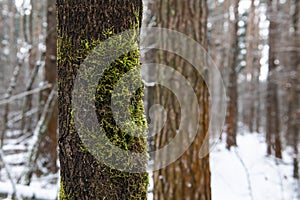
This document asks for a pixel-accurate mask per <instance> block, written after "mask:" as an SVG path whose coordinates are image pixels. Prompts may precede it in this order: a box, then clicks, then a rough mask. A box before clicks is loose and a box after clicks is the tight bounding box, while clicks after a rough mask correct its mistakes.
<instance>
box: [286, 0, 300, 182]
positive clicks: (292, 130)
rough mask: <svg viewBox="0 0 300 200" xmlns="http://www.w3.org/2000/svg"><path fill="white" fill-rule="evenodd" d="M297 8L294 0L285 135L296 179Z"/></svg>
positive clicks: (298, 112)
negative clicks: (290, 148) (291, 155)
mask: <svg viewBox="0 0 300 200" xmlns="http://www.w3.org/2000/svg"><path fill="white" fill-rule="evenodd" d="M299 9H300V1H296V2H295V13H294V14H293V28H294V30H295V31H294V33H293V41H294V43H293V44H294V45H295V47H296V48H295V49H294V50H293V51H292V52H291V53H290V56H291V59H290V62H291V68H290V70H291V71H292V73H293V74H295V75H294V76H291V79H290V80H289V83H290V84H289V85H290V87H289V88H288V127H287V131H288V133H287V135H288V140H290V142H289V143H290V145H291V146H292V148H293V151H294V152H293V153H294V155H293V167H294V169H293V177H294V178H296V179H299V159H298V158H299V149H298V145H299V138H300V137H299V134H300V125H299V123H300V122H299V119H300V107H299V100H300V98H299V94H300V91H299V85H300V82H299V76H297V75H296V74H300V63H299V62H300V59H299V56H300V51H299V50H297V48H299V47H300V40H299V35H300V32H299V28H300V27H299V26H300V25H299V17H300V14H299Z"/></svg>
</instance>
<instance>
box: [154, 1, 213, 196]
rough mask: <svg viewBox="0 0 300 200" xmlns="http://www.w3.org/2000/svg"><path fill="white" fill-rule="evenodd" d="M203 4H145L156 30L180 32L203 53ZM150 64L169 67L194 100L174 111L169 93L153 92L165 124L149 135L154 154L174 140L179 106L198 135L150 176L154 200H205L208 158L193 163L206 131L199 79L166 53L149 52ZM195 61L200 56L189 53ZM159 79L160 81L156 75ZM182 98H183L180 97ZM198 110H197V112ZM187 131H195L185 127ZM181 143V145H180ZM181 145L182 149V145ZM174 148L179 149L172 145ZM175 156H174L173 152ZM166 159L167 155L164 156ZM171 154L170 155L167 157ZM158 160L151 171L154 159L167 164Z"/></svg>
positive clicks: (205, 94)
mask: <svg viewBox="0 0 300 200" xmlns="http://www.w3.org/2000/svg"><path fill="white" fill-rule="evenodd" d="M206 3H207V2H206V1H205V0H189V1H182V0H167V1H166V0H156V1H153V3H152V4H150V7H151V9H152V12H153V15H154V16H155V17H156V24H157V26H158V27H163V28H170V29H173V30H176V31H180V32H182V33H184V34H186V35H188V36H189V37H191V38H193V39H194V40H196V41H197V42H198V43H199V44H201V45H202V46H203V47H204V48H206V47H207V39H206V32H207V27H206V24H207V4H206ZM188 51H190V53H191V54H193V53H195V52H194V51H193V50H191V49H188ZM154 55H155V63H159V64H164V65H167V66H169V67H172V68H173V69H174V70H175V71H177V72H180V73H181V74H182V75H183V76H184V77H185V78H186V79H187V80H188V81H189V83H190V84H191V86H192V87H193V89H194V91H195V95H196V97H197V102H194V101H192V102H191V101H189V102H186V104H185V105H179V102H178V99H177V97H176V96H175V95H174V93H173V92H172V91H170V90H168V89H166V88H164V87H160V86H157V88H156V92H155V94H154V102H155V104H160V105H162V106H163V107H164V109H165V111H166V122H165V123H164V125H163V128H162V129H161V130H160V132H158V133H156V132H155V133H156V135H155V149H160V148H162V147H164V146H166V145H168V143H169V142H170V141H171V140H172V138H174V137H175V136H176V134H179V133H177V130H178V129H179V126H180V122H183V123H185V122H186V121H185V120H188V121H190V119H182V116H183V114H182V113H181V106H185V107H187V108H188V110H190V111H191V112H195V111H196V110H197V109H199V111H200V113H201V116H200V117H199V120H198V121H197V122H195V123H197V124H198V128H199V129H198V134H197V136H196V137H195V140H194V141H193V143H192V144H191V146H190V147H189V148H188V149H187V151H186V152H184V154H183V155H182V156H181V157H180V158H179V159H178V160H176V161H175V162H173V163H171V164H170V165H168V166H167V167H165V168H162V169H159V170H157V171H154V173H153V179H154V190H153V193H154V194H153V195H154V199H157V200H171V199H187V200H192V199H197V200H210V199H211V189H210V166H209V156H206V157H204V158H200V157H199V152H200V149H201V147H202V145H203V141H204V137H205V135H206V133H207V129H208V114H209V113H208V107H209V102H208V89H207V86H206V84H205V82H204V80H203V79H202V77H201V74H199V72H197V71H196V70H195V69H194V68H193V67H192V66H191V64H190V63H188V62H186V61H185V60H184V59H183V58H181V57H179V56H177V55H174V54H170V53H167V52H161V51H158V52H155V54H154ZM194 56H195V58H198V57H199V56H201V55H197V54H196V53H195V55H194ZM162 76H163V75H162ZM169 81H170V82H172V85H173V86H174V87H176V88H177V87H178V88H177V89H178V91H180V92H182V94H177V95H181V96H185V95H186V93H185V91H183V90H182V86H181V84H182V83H181V82H178V80H176V78H174V77H170V80H169ZM185 98H189V97H186V96H185ZM198 106H199V107H198ZM157 117H158V118H157V119H155V121H156V122H155V124H156V125H155V127H158V126H160V125H159V124H161V123H163V122H162V121H163V120H162V119H159V117H160V116H157ZM185 124H188V125H187V126H189V127H190V128H191V126H193V127H195V126H194V125H195V124H193V125H191V124H189V123H185ZM183 134H185V137H186V138H189V134H190V133H189V132H185V133H183ZM186 138H185V139H186ZM185 139H183V140H182V141H181V142H182V144H181V145H183V144H184V143H185V142H187V141H185ZM178 145H180V144H178ZM174 151H176V150H174ZM170 153H172V152H170ZM173 153H174V152H173ZM164 156H165V158H162V155H160V156H159V157H155V158H154V165H155V163H156V162H157V160H156V159H158V160H161V159H164V160H168V157H169V155H164Z"/></svg>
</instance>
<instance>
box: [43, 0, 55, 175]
mask: <svg viewBox="0 0 300 200" xmlns="http://www.w3.org/2000/svg"><path fill="white" fill-rule="evenodd" d="M47 4H48V5H47V8H48V9H47V37H46V61H45V81H47V82H48V83H51V84H52V87H54V86H55V85H56V78H57V77H56V74H57V71H56V54H57V52H56V49H57V45H56V41H57V34H56V12H55V11H56V8H55V0H48V1H47ZM51 89H52V88H50V89H48V90H47V91H45V92H44V93H43V95H44V97H43V99H44V102H46V101H47V98H48V96H49V94H50V92H51ZM54 101H56V98H55V99H54ZM48 118H49V121H48V123H47V130H46V133H45V137H43V140H42V141H41V144H40V148H39V153H40V154H39V156H40V158H43V159H42V160H43V161H44V162H43V163H42V164H43V167H46V168H47V169H48V170H49V172H52V173H56V172H57V164H56V162H57V104H55V106H54V107H53V108H51V110H49V116H48Z"/></svg>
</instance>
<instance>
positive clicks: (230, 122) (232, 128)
mask: <svg viewBox="0 0 300 200" xmlns="http://www.w3.org/2000/svg"><path fill="white" fill-rule="evenodd" d="M238 7H239V0H235V1H234V22H233V23H232V28H230V29H232V36H231V43H230V51H231V52H230V53H229V59H228V68H229V81H228V87H227V93H228V98H229V102H228V104H227V107H228V108H227V116H226V126H227V129H226V133H227V137H226V144H227V146H226V147H227V148H228V149H230V148H231V147H232V146H237V142H236V135H237V121H238V104H237V98H238V94H237V72H236V68H237V57H238V35H237V34H238V33H237V32H238V21H239V20H238V19H239V16H238Z"/></svg>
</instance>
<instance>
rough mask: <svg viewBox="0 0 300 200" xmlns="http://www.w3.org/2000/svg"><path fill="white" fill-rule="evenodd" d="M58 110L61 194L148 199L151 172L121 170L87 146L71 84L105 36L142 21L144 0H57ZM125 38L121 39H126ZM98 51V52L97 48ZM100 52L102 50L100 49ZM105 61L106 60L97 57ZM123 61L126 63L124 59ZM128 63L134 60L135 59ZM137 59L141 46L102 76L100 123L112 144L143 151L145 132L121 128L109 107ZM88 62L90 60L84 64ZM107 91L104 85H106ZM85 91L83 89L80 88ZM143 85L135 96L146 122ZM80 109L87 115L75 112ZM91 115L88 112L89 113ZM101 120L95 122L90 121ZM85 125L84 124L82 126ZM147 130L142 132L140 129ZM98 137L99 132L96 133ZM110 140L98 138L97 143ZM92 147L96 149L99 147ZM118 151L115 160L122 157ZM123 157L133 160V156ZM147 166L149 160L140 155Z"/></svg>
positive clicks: (98, 100) (98, 98) (98, 105)
mask: <svg viewBox="0 0 300 200" xmlns="http://www.w3.org/2000/svg"><path fill="white" fill-rule="evenodd" d="M56 6H57V13H58V16H57V22H58V26H57V28H58V58H57V59H58V110H59V132H60V134H59V149H60V150H59V153H60V154H59V159H60V163H61V165H60V166H61V189H60V199H70V200H71V199H72V200H73V199H99V200H100V199H112V200H114V199H146V196H147V185H148V175H147V173H129V172H126V171H119V170H118V169H115V168H113V167H110V166H107V165H105V164H104V163H101V162H100V161H98V160H97V159H96V158H95V157H94V156H93V155H94V154H93V155H92V154H91V153H93V152H89V149H86V147H85V145H84V144H83V143H82V141H81V138H80V137H79V134H78V130H77V129H76V127H75V124H74V109H75V108H73V107H72V89H73V86H74V85H73V84H74V81H75V78H76V75H77V72H78V68H79V67H80V64H82V62H83V61H84V58H86V56H87V54H88V53H89V52H90V51H91V50H92V49H94V47H96V46H97V44H99V43H100V41H103V40H104V39H106V38H107V37H109V36H110V35H112V34H118V33H121V32H122V31H126V30H127V29H130V28H136V27H138V26H140V25H141V17H142V1H141V0H122V1H118V0H111V1H107V0H90V1H81V0H58V1H57V4H56ZM122 42H125V41H121V42H120V44H117V45H116V46H117V47H119V45H122V44H123V43H122ZM98 51H99V52H98ZM98 51H97V52H98V53H99V54H101V53H102V51H103V50H102V51H101V49H100V50H98ZM95 62H100V63H101V62H102V61H95ZM122 63H123V64H122ZM130 63H133V64H132V65H131V64H130ZM138 65H139V55H138V49H136V51H134V52H129V53H126V55H123V56H122V57H120V58H118V60H117V61H116V62H114V63H112V64H111V65H110V66H109V67H108V68H107V70H106V74H105V76H103V77H101V78H100V80H99V83H98V86H97V83H95V85H96V86H97V90H96V91H97V92H96V94H95V95H96V100H95V106H96V111H95V112H96V113H97V117H98V123H99V126H101V127H102V128H104V129H105V134H106V136H107V137H108V138H109V140H111V142H113V144H114V145H116V146H118V147H119V148H122V149H124V150H126V149H125V147H127V148H128V149H127V151H128V153H130V152H129V151H133V152H137V153H145V151H146V150H147V149H146V141H145V138H137V137H134V138H131V137H129V136H128V135H127V134H125V133H124V132H123V131H122V130H120V129H119V128H118V127H117V126H116V124H115V122H114V118H113V115H112V111H111V95H112V88H113V87H114V86H115V85H116V84H117V82H118V80H119V79H120V77H121V76H122V75H123V74H125V73H126V72H127V71H129V70H130V69H132V68H136V67H137V66H138ZM84 67H87V68H88V66H84ZM102 89H103V90H104V91H103V90H102ZM82 92H85V91H82ZM141 92H142V90H139V91H137V92H136V96H135V97H134V98H132V106H133V111H132V112H133V113H135V115H137V117H138V118H139V119H140V120H141V123H142V124H145V123H146V122H145V119H143V116H144V114H143V113H142V109H141V108H140V107H141V106H142V105H140V104H141V96H142V93H141ZM77 115H85V114H84V113H77ZM85 118H86V119H87V120H88V119H89V116H88V115H85ZM91 123H97V122H91ZM79 131H81V130H79ZM140 134H141V135H143V134H144V133H140ZM94 137H95V141H97V138H98V136H97V135H94ZM102 145H106V144H103V143H99V144H98V143H97V142H96V143H95V147H96V146H99V147H101V146H102ZM94 153H102V152H97V150H95V152H94ZM112 156H116V158H117V159H116V162H120V161H121V162H123V161H122V158H118V156H119V155H112ZM124 162H130V161H129V160H127V161H124ZM140 162H141V165H142V166H146V163H145V162H147V160H140Z"/></svg>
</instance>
